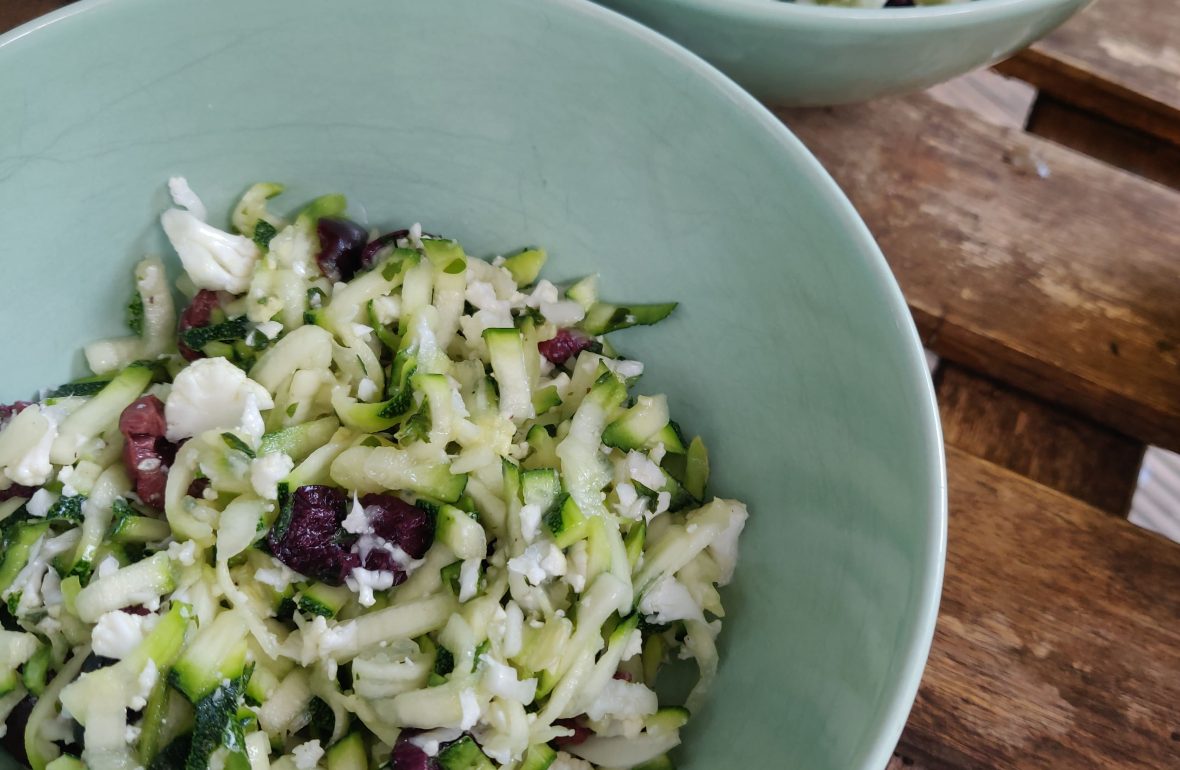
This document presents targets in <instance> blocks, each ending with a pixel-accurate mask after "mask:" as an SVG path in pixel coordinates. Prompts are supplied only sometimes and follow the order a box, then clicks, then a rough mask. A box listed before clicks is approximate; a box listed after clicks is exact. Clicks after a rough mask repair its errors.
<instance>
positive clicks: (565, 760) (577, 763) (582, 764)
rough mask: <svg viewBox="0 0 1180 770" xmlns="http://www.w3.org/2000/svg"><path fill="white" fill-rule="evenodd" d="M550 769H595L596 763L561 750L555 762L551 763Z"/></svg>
mask: <svg viewBox="0 0 1180 770" xmlns="http://www.w3.org/2000/svg"><path fill="white" fill-rule="evenodd" d="M549 770H594V765H592V764H590V763H589V762H587V761H586V760H584V759H578V758H577V757H575V756H573V755H571V754H566V753H565V752H564V751H559V752H557V758H556V759H554V760H553V764H551V765H549Z"/></svg>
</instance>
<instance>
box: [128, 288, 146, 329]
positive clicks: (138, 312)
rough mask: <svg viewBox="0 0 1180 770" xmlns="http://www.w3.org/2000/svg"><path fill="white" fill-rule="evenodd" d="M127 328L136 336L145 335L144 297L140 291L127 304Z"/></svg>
mask: <svg viewBox="0 0 1180 770" xmlns="http://www.w3.org/2000/svg"><path fill="white" fill-rule="evenodd" d="M127 327H128V328H129V329H131V331H132V332H134V333H135V334H136V335H139V336H142V335H143V295H142V294H140V293H139V292H138V291H137V292H135V295H134V296H132V297H131V301H130V302H128V303H127Z"/></svg>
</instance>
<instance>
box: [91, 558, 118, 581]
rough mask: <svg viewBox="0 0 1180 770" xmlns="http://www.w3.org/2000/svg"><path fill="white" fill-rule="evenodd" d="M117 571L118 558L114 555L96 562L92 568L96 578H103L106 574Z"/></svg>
mask: <svg viewBox="0 0 1180 770" xmlns="http://www.w3.org/2000/svg"><path fill="white" fill-rule="evenodd" d="M118 571H119V560H118V559H116V558H115V557H114V556H107V557H105V558H104V559H103V560H102V561H100V562H99V563H98V566H97V567H95V569H94V576H95V577H96V578H104V577H106V576H107V575H112V574H114V573H116V572H118Z"/></svg>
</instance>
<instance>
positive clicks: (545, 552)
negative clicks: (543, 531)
mask: <svg viewBox="0 0 1180 770" xmlns="http://www.w3.org/2000/svg"><path fill="white" fill-rule="evenodd" d="M508 571H509V572H515V573H517V574H518V575H523V576H524V577H525V579H526V580H528V581H529V582H530V583H532V584H533V585H535V586H539V585H541V584H542V583H544V582H545V581H546V580H547V579H548V578H551V577H560V576H562V575H564V574H565V571H566V563H565V555H564V554H563V553H562V552H561V549H560V548H558V547H557V545H556V544H555V543H552V542H550V541H548V540H546V541H544V542H541V543H533V544H532V545H530V546H529V547H528V548H526V549H525V551H524V553H522V554H521V555H520V556H517V557H515V558H512V559H509V560H508Z"/></svg>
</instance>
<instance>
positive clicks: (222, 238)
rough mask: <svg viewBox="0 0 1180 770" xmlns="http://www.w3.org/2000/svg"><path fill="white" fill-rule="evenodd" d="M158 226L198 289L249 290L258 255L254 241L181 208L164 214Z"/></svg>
mask: <svg viewBox="0 0 1180 770" xmlns="http://www.w3.org/2000/svg"><path fill="white" fill-rule="evenodd" d="M160 224H161V225H162V226H163V227H164V234H165V235H167V236H168V240H169V241H170V242H171V243H172V248H173V249H175V250H176V253H177V255H178V256H179V257H180V263H181V265H183V266H184V271H185V273H187V274H188V277H189V280H191V281H192V282H193V285H194V286H196V287H197V288H198V289H211V290H213V291H228V292H230V293H232V294H244V293H245V292H246V291H247V290H248V289H249V288H250V278H251V277H252V276H253V274H254V265H255V263H256V262H257V261H258V258H259V256H260V252H259V250H258V246H257V245H255V243H254V241H252V240H250V239H249V238H246V237H245V236H242V235H233V234H232V233H227V232H225V231H224V230H219V229H217V228H216V227H213V226H212V225H209V224H206V223H205V222H202V221H201V220H200V219H197V217H195V216H193V214H192V213H191V212H188V211H183V210H181V209H168V210H167V211H165V212H164V213H163V214H161V215H160Z"/></svg>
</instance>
